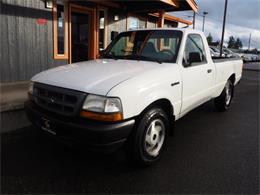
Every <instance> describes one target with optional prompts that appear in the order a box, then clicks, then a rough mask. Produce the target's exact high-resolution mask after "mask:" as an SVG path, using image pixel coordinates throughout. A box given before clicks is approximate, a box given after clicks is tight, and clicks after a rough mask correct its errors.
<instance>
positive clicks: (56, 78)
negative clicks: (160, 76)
mask: <svg viewBox="0 0 260 195" xmlns="http://www.w3.org/2000/svg"><path fill="white" fill-rule="evenodd" d="M162 66H163V65H162V64H158V63H156V62H146V61H133V60H113V59H103V60H94V61H86V62H80V63H75V64H70V65H65V66H59V67H57V68H53V69H50V70H47V71H44V72H41V73H39V74H37V75H36V76H34V77H33V78H32V81H35V82H40V83H45V84H49V85H55V86H59V87H63V88H69V89H74V90H78V91H83V92H87V93H93V94H98V95H106V94H107V93H108V92H109V90H110V89H111V88H113V87H114V86H116V85H117V84H119V83H121V82H123V81H125V80H128V79H130V78H132V77H134V76H137V75H139V74H141V73H144V72H147V71H149V70H152V69H155V68H160V67H162Z"/></svg>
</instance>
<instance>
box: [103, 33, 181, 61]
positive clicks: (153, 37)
mask: <svg viewBox="0 0 260 195" xmlns="http://www.w3.org/2000/svg"><path fill="white" fill-rule="evenodd" d="M181 38H182V32H181V31H178V30H143V31H130V32H124V33H121V34H119V35H118V36H117V38H116V40H115V41H113V42H112V43H111V44H110V46H109V47H108V48H107V49H106V51H105V53H104V55H103V57H104V58H113V59H129V60H147V61H157V62H159V63H162V62H172V63H174V62H176V58H177V55H178V50H179V46H180V41H181Z"/></svg>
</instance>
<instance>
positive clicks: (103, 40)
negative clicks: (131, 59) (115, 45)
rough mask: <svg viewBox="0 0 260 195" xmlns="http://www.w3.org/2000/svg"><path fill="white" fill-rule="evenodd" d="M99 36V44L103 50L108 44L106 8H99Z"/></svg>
mask: <svg viewBox="0 0 260 195" xmlns="http://www.w3.org/2000/svg"><path fill="white" fill-rule="evenodd" d="M98 37H99V38H98V39H99V45H98V46H99V50H100V51H101V50H104V49H105V48H106V46H107V12H106V10H105V9H99V10H98Z"/></svg>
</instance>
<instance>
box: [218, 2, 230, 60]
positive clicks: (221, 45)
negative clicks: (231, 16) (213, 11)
mask: <svg viewBox="0 0 260 195" xmlns="http://www.w3.org/2000/svg"><path fill="white" fill-rule="evenodd" d="M227 5H228V0H225V10H224V18H223V27H222V37H221V44H220V56H219V57H222V53H223V42H224V36H225V26H226V16H227Z"/></svg>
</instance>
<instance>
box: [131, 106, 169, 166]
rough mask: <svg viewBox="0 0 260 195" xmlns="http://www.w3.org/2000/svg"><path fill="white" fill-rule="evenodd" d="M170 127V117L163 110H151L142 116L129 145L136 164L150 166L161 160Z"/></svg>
mask: <svg viewBox="0 0 260 195" xmlns="http://www.w3.org/2000/svg"><path fill="white" fill-rule="evenodd" d="M169 127H170V123H169V119H168V116H167V114H166V113H165V112H164V110H162V109H161V108H151V109H150V110H148V111H147V112H146V113H144V114H143V115H142V118H141V119H140V121H139V123H138V125H137V127H136V129H135V132H134V134H133V136H132V138H131V140H130V142H129V144H128V153H129V155H130V157H131V159H132V160H134V163H135V164H137V165H141V166H148V165H150V164H152V163H153V162H155V161H157V160H158V159H159V157H160V156H161V153H162V151H163V149H164V146H165V139H166V135H167V132H168V130H169Z"/></svg>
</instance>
